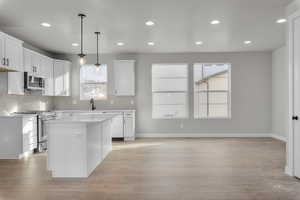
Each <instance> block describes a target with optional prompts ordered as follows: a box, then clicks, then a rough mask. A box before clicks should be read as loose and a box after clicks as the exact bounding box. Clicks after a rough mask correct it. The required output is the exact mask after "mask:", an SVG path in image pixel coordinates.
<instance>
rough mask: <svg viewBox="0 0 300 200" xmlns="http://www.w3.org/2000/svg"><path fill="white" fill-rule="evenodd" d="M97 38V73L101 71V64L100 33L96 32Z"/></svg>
mask: <svg viewBox="0 0 300 200" xmlns="http://www.w3.org/2000/svg"><path fill="white" fill-rule="evenodd" d="M95 34H96V37H97V63H96V64H95V66H96V67H97V71H99V70H100V66H101V64H100V63H99V35H100V32H95Z"/></svg>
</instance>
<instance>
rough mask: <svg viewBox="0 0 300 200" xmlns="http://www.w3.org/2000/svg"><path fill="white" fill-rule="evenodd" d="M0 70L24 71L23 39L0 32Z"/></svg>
mask: <svg viewBox="0 0 300 200" xmlns="http://www.w3.org/2000/svg"><path fill="white" fill-rule="evenodd" d="M0 61H1V62H0V71H20V72H22V71H24V67H23V41H21V40H19V39H17V38H15V37H12V36H10V35H8V34H5V33H3V32H0Z"/></svg>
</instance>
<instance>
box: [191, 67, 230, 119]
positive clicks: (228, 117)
mask: <svg viewBox="0 0 300 200" xmlns="http://www.w3.org/2000/svg"><path fill="white" fill-rule="evenodd" d="M197 64H198V65H202V66H203V65H206V64H214V65H218V64H226V65H228V66H229V70H228V99H227V105H228V116H227V117H209V116H206V117H198V116H196V112H195V102H194V101H195V76H194V73H195V70H194V69H195V65H197ZM231 71H232V64H231V63H225V62H224V63H220V62H218V63H215V62H211V63H201V62H197V63H194V64H193V112H194V119H197V120H205V119H231V118H232V114H231V113H232V104H231V98H232V90H231ZM207 104H208V105H209V102H207Z"/></svg>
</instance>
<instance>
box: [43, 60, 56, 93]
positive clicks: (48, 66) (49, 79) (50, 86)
mask: <svg viewBox="0 0 300 200" xmlns="http://www.w3.org/2000/svg"><path fill="white" fill-rule="evenodd" d="M44 69H45V91H44V94H43V95H44V96H54V82H53V81H54V79H53V60H52V59H51V58H46V59H45V60H44Z"/></svg>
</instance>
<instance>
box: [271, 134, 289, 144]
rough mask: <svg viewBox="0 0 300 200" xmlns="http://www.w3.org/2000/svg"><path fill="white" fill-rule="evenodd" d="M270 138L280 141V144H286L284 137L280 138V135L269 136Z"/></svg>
mask: <svg viewBox="0 0 300 200" xmlns="http://www.w3.org/2000/svg"><path fill="white" fill-rule="evenodd" d="M271 137H272V138H274V139H277V140H280V141H282V142H286V141H287V140H286V137H284V136H281V135H277V134H271Z"/></svg>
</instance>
